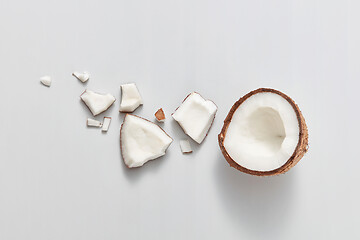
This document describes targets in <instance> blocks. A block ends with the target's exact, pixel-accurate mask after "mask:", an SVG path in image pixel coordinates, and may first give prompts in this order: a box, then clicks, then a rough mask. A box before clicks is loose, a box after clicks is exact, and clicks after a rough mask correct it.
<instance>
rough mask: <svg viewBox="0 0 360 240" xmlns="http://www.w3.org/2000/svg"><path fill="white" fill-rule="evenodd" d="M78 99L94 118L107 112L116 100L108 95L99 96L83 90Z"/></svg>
mask: <svg viewBox="0 0 360 240" xmlns="http://www.w3.org/2000/svg"><path fill="white" fill-rule="evenodd" d="M80 98H81V100H83V102H84V103H85V105H86V106H87V107H88V108H89V110H90V111H91V113H92V114H93V115H94V116H96V115H99V114H100V113H102V112H105V111H106V110H108V109H109V107H110V106H111V105H112V104H113V103H114V102H115V100H116V99H115V97H114V96H113V95H111V94H109V93H108V94H100V93H95V92H93V91H91V90H85V92H83V93H82V94H81V95H80Z"/></svg>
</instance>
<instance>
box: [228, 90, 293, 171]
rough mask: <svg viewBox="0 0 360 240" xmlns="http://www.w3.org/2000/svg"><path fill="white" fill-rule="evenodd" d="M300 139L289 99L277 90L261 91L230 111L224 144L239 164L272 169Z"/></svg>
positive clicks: (285, 158)
mask: <svg viewBox="0 0 360 240" xmlns="http://www.w3.org/2000/svg"><path fill="white" fill-rule="evenodd" d="M298 142H299V121H298V118H297V115H296V112H295V111H294V108H293V107H292V105H290V103H289V102H288V101H287V100H286V99H284V98H283V97H282V96H280V95H278V94H274V93H272V92H260V93H257V94H254V95H252V96H250V97H249V98H247V99H246V100H245V101H244V102H243V103H242V104H241V105H239V107H238V108H237V109H236V111H235V112H234V113H233V116H232V119H231V122H230V123H229V126H228V128H227V131H226V136H225V139H224V148H225V149H226V151H227V153H228V154H229V155H230V157H231V158H232V159H233V160H234V161H235V162H236V163H237V164H239V165H240V166H242V167H244V168H247V169H250V170H254V171H271V170H274V169H277V168H279V167H281V166H283V165H284V164H285V163H286V162H287V160H288V159H289V158H290V157H291V156H292V154H293V153H294V151H295V149H296V147H297V144H298Z"/></svg>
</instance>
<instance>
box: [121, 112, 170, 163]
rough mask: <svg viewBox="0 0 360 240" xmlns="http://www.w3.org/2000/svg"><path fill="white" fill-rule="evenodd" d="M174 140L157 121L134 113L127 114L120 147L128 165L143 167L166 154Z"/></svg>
mask: <svg viewBox="0 0 360 240" xmlns="http://www.w3.org/2000/svg"><path fill="white" fill-rule="evenodd" d="M172 141H173V140H172V138H171V137H170V136H169V135H168V134H167V133H166V132H165V131H164V130H163V129H162V128H161V127H159V126H158V125H156V124H155V123H153V122H150V121H149V120H146V119H144V118H141V117H138V116H135V115H132V114H126V115H125V118H124V122H123V124H122V125H121V129H120V148H121V155H122V158H123V160H124V163H125V165H126V166H127V167H129V168H133V167H141V166H142V165H144V163H146V162H148V161H150V160H153V159H156V158H158V157H161V156H163V155H165V152H166V150H167V148H168V147H169V146H170V144H171V142H172Z"/></svg>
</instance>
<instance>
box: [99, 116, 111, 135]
mask: <svg viewBox="0 0 360 240" xmlns="http://www.w3.org/2000/svg"><path fill="white" fill-rule="evenodd" d="M110 123H111V117H104V121H103V126H102V129H101V131H103V132H107V131H108V130H109V126H110Z"/></svg>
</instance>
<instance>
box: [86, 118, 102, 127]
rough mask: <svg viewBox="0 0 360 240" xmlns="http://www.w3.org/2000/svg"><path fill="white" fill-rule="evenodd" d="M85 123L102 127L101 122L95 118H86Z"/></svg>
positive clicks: (89, 125)
mask: <svg viewBox="0 0 360 240" xmlns="http://www.w3.org/2000/svg"><path fill="white" fill-rule="evenodd" d="M86 125H87V126H88V127H102V126H103V124H102V123H101V122H100V121H98V120H95V119H91V118H88V119H87V121H86Z"/></svg>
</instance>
